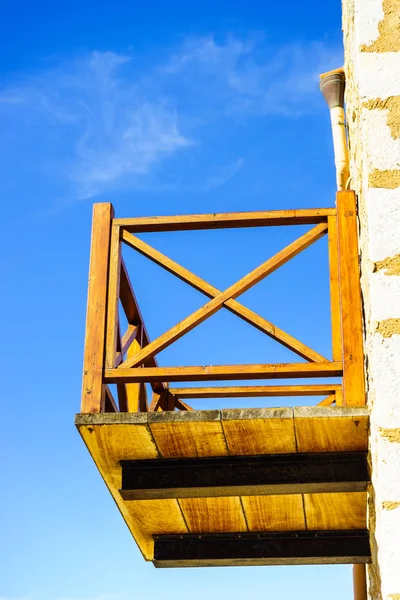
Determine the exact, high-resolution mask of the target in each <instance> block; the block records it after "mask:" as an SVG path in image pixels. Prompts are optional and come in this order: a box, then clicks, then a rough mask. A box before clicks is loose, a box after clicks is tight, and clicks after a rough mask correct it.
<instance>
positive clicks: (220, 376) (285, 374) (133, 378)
mask: <svg viewBox="0 0 400 600" xmlns="http://www.w3.org/2000/svg"><path fill="white" fill-rule="evenodd" d="M341 375H342V363H338V362H332V363H330V362H327V363H284V364H274V365H268V364H259V365H210V366H204V367H202V366H194V367H158V368H151V367H144V368H142V369H122V368H121V367H119V368H118V369H106V370H105V373H104V377H105V380H106V381H108V382H110V383H118V382H119V381H125V382H132V383H133V382H138V381H146V382H150V381H226V380H229V379H232V380H235V379H236V380H246V379H247V380H248V379H287V378H303V377H340V376H341Z"/></svg>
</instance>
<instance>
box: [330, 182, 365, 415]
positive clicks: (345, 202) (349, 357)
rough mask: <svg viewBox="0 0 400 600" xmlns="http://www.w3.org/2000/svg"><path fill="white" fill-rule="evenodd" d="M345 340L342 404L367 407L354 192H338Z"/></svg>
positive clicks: (343, 336) (340, 267)
mask: <svg viewBox="0 0 400 600" xmlns="http://www.w3.org/2000/svg"><path fill="white" fill-rule="evenodd" d="M337 213H338V217H337V218H338V234H339V277H340V298H341V311H342V314H341V317H342V318H341V322H342V340H343V404H345V405H347V406H364V405H365V402H366V399H365V384H364V350H363V328H362V306H361V287H360V267H359V255H358V233H357V206H356V196H355V193H354V192H338V193H337Z"/></svg>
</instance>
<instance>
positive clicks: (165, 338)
mask: <svg viewBox="0 0 400 600" xmlns="http://www.w3.org/2000/svg"><path fill="white" fill-rule="evenodd" d="M327 227H328V226H327V224H326V223H321V224H319V225H316V227H313V229H311V230H310V231H308V232H307V233H305V234H304V235H302V236H301V237H300V238H298V239H297V240H295V241H294V242H292V243H291V244H289V245H288V246H287V247H286V248H284V249H283V250H281V251H280V252H278V253H277V254H275V256H273V257H272V258H270V259H268V260H267V261H265V262H264V263H262V264H261V265H260V266H259V267H257V268H256V269H254V270H253V271H251V272H250V273H248V274H247V275H246V276H245V277H243V278H242V279H240V280H239V281H237V282H236V283H234V284H233V285H231V286H230V287H229V288H228V289H226V290H225V291H224V292H221V293H220V294H218V296H216V297H215V298H213V299H212V300H210V301H209V302H207V303H206V304H204V305H203V306H202V307H200V308H199V309H198V310H196V311H195V312H194V313H192V314H191V315H189V316H188V317H186V319H183V321H181V322H180V323H178V324H177V325H175V326H174V327H172V328H171V329H169V330H168V331H167V332H165V333H163V334H162V335H161V336H160V337H158V338H157V339H156V340H154V341H153V342H151V343H150V344H148V345H147V346H146V347H145V348H143V349H142V350H141V351H140V352H139V353H138V354H137V355H136V356H134V357H132V358H130V359H128V360H126V361H125V362H124V363H122V365H120V367H118V368H121V367H122V368H125V369H126V368H130V367H135V366H138V365H141V364H142V363H143V362H144V361H145V360H147V359H148V358H149V357H153V356H154V355H155V354H157V353H158V352H161V350H164V349H165V348H167V347H168V346H169V345H170V344H172V343H173V342H174V341H176V340H177V339H179V338H180V337H182V336H183V335H184V334H185V333H187V332H188V331H191V330H192V329H194V328H195V327H196V326H197V325H199V324H200V323H202V322H203V321H205V320H206V319H207V318H208V317H210V316H211V315H213V314H215V313H216V312H217V311H218V310H220V309H221V307H222V306H223V304H224V303H225V302H226V301H227V300H229V299H231V298H232V299H234V298H237V297H238V296H240V295H241V294H243V293H244V292H246V291H247V290H249V289H250V288H251V287H253V286H254V285H255V284H256V283H258V282H259V281H262V279H264V278H265V277H267V276H268V275H270V274H271V273H273V272H274V271H276V269H278V268H279V267H280V266H282V265H284V264H285V263H286V262H288V261H289V260H290V259H291V258H293V257H294V256H296V255H297V254H299V253H300V252H302V251H303V250H304V249H305V248H308V247H309V246H311V244H313V243H314V242H316V241H317V240H319V239H320V238H321V237H322V236H323V235H324V234H325V233H326V231H327Z"/></svg>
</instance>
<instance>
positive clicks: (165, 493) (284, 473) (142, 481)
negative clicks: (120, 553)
mask: <svg viewBox="0 0 400 600" xmlns="http://www.w3.org/2000/svg"><path fill="white" fill-rule="evenodd" d="M121 468H122V485H121V489H120V493H121V497H122V498H123V499H124V500H142V499H154V500H158V499H164V498H179V499H181V498H211V497H212V498H214V497H226V496H231V497H232V496H261V495H271V494H272V495H277V494H304V493H317V492H318V493H322V492H344V491H346V492H354V491H365V490H366V489H367V483H368V481H369V479H370V478H369V474H368V464H367V453H366V451H365V452H322V453H315V452H314V453H311V454H270V455H263V456H224V457H218V458H210V457H207V458H200V459H199V458H197V459H194V458H189V459H188V458H184V459H167V460H144V461H143V460H142V461H138V460H135V461H130V460H128V461H127V460H122V461H121ZM181 506H182V504H181ZM189 529H190V530H192V529H191V528H190V525H189ZM221 531H227V530H226V529H224V528H222V529H221Z"/></svg>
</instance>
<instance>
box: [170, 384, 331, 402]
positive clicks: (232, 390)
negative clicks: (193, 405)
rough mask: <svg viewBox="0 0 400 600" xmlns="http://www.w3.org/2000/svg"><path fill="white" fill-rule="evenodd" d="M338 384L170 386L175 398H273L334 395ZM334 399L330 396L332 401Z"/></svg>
mask: <svg viewBox="0 0 400 600" xmlns="http://www.w3.org/2000/svg"><path fill="white" fill-rule="evenodd" d="M340 388H341V386H340V384H329V385H323V384H321V385H320V384H318V385H247V386H224V387H204V388H201V387H194V388H170V392H171V394H173V395H174V396H176V397H177V398H273V397H282V396H325V395H326V394H332V395H335V394H336V391H337V390H338V389H340ZM334 401H335V399H334V398H332V402H334Z"/></svg>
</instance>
